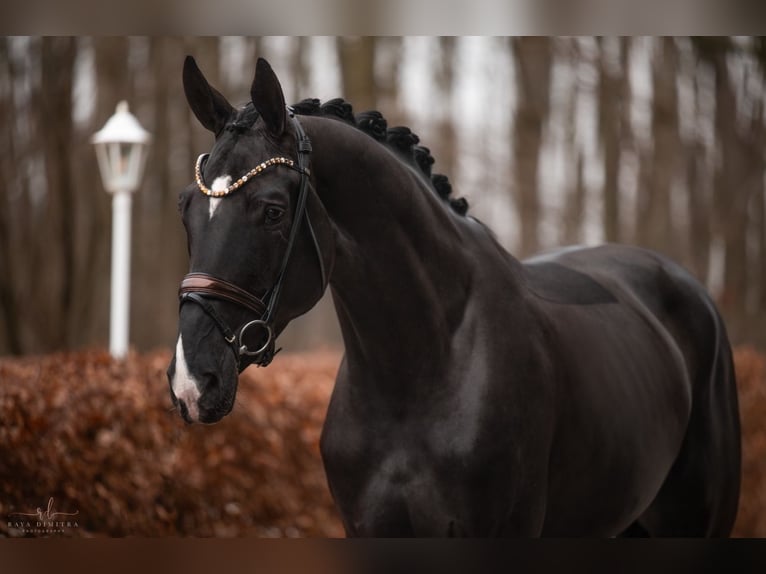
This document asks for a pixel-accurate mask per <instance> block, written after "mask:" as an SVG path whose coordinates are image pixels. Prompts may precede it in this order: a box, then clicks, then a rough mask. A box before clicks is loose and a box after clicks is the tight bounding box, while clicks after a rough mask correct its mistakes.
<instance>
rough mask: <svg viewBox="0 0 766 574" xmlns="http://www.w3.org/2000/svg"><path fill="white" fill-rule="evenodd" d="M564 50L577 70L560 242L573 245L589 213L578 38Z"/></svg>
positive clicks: (567, 130) (568, 116) (567, 128)
mask: <svg viewBox="0 0 766 574" xmlns="http://www.w3.org/2000/svg"><path fill="white" fill-rule="evenodd" d="M562 42H566V43H565V44H563V43H562V47H563V48H565V50H566V52H567V54H568V61H567V65H568V66H569V67H570V68H571V69H572V70H573V78H572V80H571V83H570V85H569V86H568V87H569V91H568V96H567V99H566V103H565V112H564V120H563V121H564V123H565V125H564V146H565V148H566V155H567V159H566V164H567V165H566V169H567V174H569V175H570V177H569V178H568V180H569V182H570V183H569V185H568V186H567V188H566V190H565V194H566V198H565V200H564V209H563V211H562V214H561V217H562V220H561V226H560V228H561V236H560V242H561V243H562V244H564V245H573V244H578V243H581V242H582V220H583V216H584V214H585V195H586V188H585V181H584V179H583V155H582V151H580V149H579V144H578V142H577V102H578V99H579V97H580V89H579V86H578V82H577V79H576V77H577V67H578V66H579V64H580V58H581V53H580V49H579V46H578V43H577V42H578V41H577V39H569V40H562Z"/></svg>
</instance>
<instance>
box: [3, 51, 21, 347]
mask: <svg viewBox="0 0 766 574" xmlns="http://www.w3.org/2000/svg"><path fill="white" fill-rule="evenodd" d="M8 44H9V40H8V39H7V38H5V37H0V70H1V71H0V76H2V77H5V78H7V81H8V85H7V90H0V125H2V126H5V128H6V130H5V132H4V136H5V137H4V139H3V141H0V181H4V182H6V185H4V186H2V187H0V325H2V333H0V353H2V352H3V351H4V350H5V349H7V350H8V351H9V352H10V353H12V354H14V355H18V354H20V353H21V350H22V347H21V334H20V320H19V313H18V307H17V301H16V294H15V291H16V281H15V279H16V269H17V266H18V263H17V262H16V260H15V253H14V250H13V249H12V247H11V246H12V245H14V238H13V231H12V228H11V221H10V220H11V201H10V198H9V195H10V193H11V190H12V189H14V188H15V186H16V183H17V181H18V179H17V174H16V173H14V172H15V165H16V161H15V159H16V151H15V143H14V132H15V125H14V117H15V115H16V110H15V109H14V98H13V83H14V80H15V78H14V75H15V74H14V73H13V69H12V68H13V65H12V63H11V61H10V53H9V46H8Z"/></svg>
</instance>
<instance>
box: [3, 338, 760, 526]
mask: <svg viewBox="0 0 766 574" xmlns="http://www.w3.org/2000/svg"><path fill="white" fill-rule="evenodd" d="M169 359H170V355H169V353H168V352H166V351H158V352H154V353H148V354H144V355H139V354H131V355H130V357H129V358H128V360H126V361H125V362H124V363H115V362H113V361H112V360H111V359H110V357H109V355H108V354H107V353H105V352H103V351H87V352H77V353H68V354H55V355H48V356H43V357H25V358H21V359H8V358H5V359H0V536H165V535H181V536H218V537H232V536H284V537H291V536H333V537H335V536H342V535H343V529H342V527H341V525H340V521H339V518H338V515H337V512H336V510H335V509H334V507H333V505H332V501H331V499H330V495H329V492H328V489H327V483H326V480H325V475H324V471H323V469H322V464H321V461H320V457H319V433H320V430H321V426H322V421H323V420H324V416H325V413H326V409H327V403H328V400H329V396H330V392H331V390H332V385H333V381H334V379H335V373H336V372H337V368H338V364H339V361H340V355H339V354H337V353H334V352H315V353H307V354H303V355H280V356H279V357H278V358H277V360H275V361H274V363H273V364H272V365H271V366H270V367H269V368H267V369H259V368H255V367H251V368H250V369H248V370H247V371H246V372H245V373H244V374H243V376H242V378H241V380H240V384H239V391H238V397H237V404H236V406H235V408H234V411H233V412H232V414H231V415H229V416H228V417H226V418H225V419H224V420H223V421H222V422H220V423H218V424H216V425H213V426H203V425H193V426H189V425H186V424H184V423H183V421H182V420H181V418H180V417H179V416H178V413H176V412H174V411H172V408H171V406H172V405H171V402H170V397H169V394H168V386H167V379H166V377H165V369H166V367H167V364H168V361H169ZM735 362H736V366H737V374H738V386H739V392H740V411H741V414H742V432H743V481H742V499H741V503H740V511H739V517H738V519H737V525H736V527H735V535H737V536H747V537H766V359H764V356H763V355H761V354H759V353H758V352H756V351H755V350H754V349H752V348H747V347H744V348H740V349H737V350H736V351H735ZM49 505H50V506H49ZM38 509H39V511H40V512H39V513H38V512H37V511H38ZM75 512H76V513H77V514H57V513H75ZM20 513H23V514H20ZM31 515H34V516H31ZM41 521H42V524H41V527H38V526H37V524H38V523H40V522H41ZM67 522H68V525H67Z"/></svg>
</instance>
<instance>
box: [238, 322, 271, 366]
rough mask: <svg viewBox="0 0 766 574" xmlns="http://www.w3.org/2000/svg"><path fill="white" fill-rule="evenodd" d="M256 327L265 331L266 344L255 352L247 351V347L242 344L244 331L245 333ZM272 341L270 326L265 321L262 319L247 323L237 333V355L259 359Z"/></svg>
mask: <svg viewBox="0 0 766 574" xmlns="http://www.w3.org/2000/svg"><path fill="white" fill-rule="evenodd" d="M254 325H255V326H258V327H260V328H261V329H263V330H264V331H266V342H265V343H264V344H263V345H262V346H261V347H260V348H259V349H258V350H257V351H249V350H248V348H247V345H246V344H245V342H244V339H243V337H244V335H245V331H247V330H248V329H249V328H250V327H252V326H254ZM273 340H274V331H273V330H272V328H271V325H269V324H268V323H267V322H266V321H264V320H262V319H256V320H255V321H250V322H249V323H247V324H246V325H245V326H244V327H242V329H241V330H240V332H239V354H240V355H247V356H248V357H259V356H261V355H262V354H263V353H264V352H266V350H267V349H268V348H269V346H270V345H271V342H272V341H273Z"/></svg>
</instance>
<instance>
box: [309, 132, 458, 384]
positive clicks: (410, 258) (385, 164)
mask: <svg viewBox="0 0 766 574" xmlns="http://www.w3.org/2000/svg"><path fill="white" fill-rule="evenodd" d="M304 124H305V128H306V131H307V133H308V134H309V137H310V138H311V140H312V147H313V149H314V151H313V155H312V169H313V170H314V174H315V177H316V184H317V192H318V194H319V196H320V198H321V200H322V203H323V204H324V206H325V209H326V210H327V212H328V214H329V216H330V218H331V220H332V221H333V223H334V225H335V228H336V231H337V241H336V262H335V269H334V271H333V274H332V277H331V281H330V284H331V288H332V294H333V300H334V302H335V306H336V311H337V314H338V319H339V322H340V326H341V330H342V333H343V338H344V343H345V346H346V364H347V367H348V368H350V369H352V370H353V369H355V368H357V369H360V370H363V371H364V372H365V373H366V375H365V377H366V378H368V379H369V378H370V377H377V378H380V379H381V380H387V381H391V380H397V381H401V383H402V384H406V383H407V382H409V381H411V380H412V379H413V378H419V377H421V376H425V377H429V376H430V377H431V378H433V375H435V374H437V373H436V371H438V369H439V368H444V365H445V360H444V359H445V358H446V357H447V356H448V354H449V352H450V345H451V338H452V334H453V333H454V331H455V330H456V329H457V327H458V325H459V324H460V321H461V320H462V317H463V312H464V309H465V305H466V301H467V298H468V297H467V294H468V290H469V286H470V283H471V277H472V264H471V259H470V257H468V256H467V254H466V252H465V250H464V249H463V248H462V246H463V241H462V234H461V229H460V225H459V222H458V221H456V216H455V215H453V214H451V213H450V212H449V209H448V208H446V206H445V205H444V203H443V202H442V200H440V199H439V198H438V197H437V196H436V194H435V193H434V192H432V191H430V190H429V189H427V187H426V184H425V183H424V181H423V179H422V176H420V175H419V174H418V173H417V172H416V170H415V169H413V168H412V167H409V166H407V165H406V164H405V163H403V162H402V161H401V160H399V159H398V158H397V157H396V156H395V155H394V154H393V153H392V152H391V151H389V150H388V149H387V148H385V147H384V146H383V145H381V144H379V143H378V142H375V141H374V140H373V139H372V138H370V137H369V136H367V135H366V134H364V133H362V132H360V131H359V130H357V129H355V128H353V127H351V126H347V125H345V124H342V123H341V122H338V121H335V120H327V119H320V118H307V119H306V121H305V122H304ZM372 373H374V375H373V374H372Z"/></svg>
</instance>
